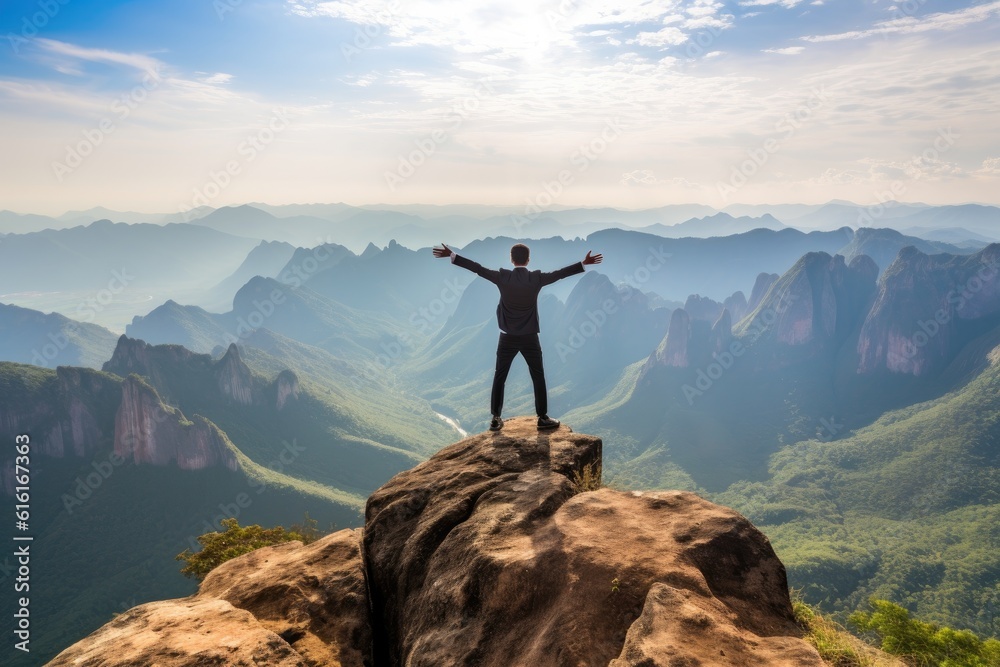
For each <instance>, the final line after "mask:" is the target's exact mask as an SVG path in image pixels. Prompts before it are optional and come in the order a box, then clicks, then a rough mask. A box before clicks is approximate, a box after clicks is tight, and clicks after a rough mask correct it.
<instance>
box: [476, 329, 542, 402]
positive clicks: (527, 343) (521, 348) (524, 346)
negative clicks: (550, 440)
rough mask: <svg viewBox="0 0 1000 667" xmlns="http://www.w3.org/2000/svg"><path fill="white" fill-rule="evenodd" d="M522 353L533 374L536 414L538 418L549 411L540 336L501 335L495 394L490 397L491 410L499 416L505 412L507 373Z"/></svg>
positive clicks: (494, 387) (494, 383)
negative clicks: (504, 392)
mask: <svg viewBox="0 0 1000 667" xmlns="http://www.w3.org/2000/svg"><path fill="white" fill-rule="evenodd" d="M518 352H520V353H521V356H522V357H524V360H525V361H526V362H527V363H528V372H529V373H531V384H532V385H534V387H535V412H536V413H538V416H539V417H541V416H543V415H547V414H548V411H549V404H548V401H549V399H548V395H547V394H546V392H545V370H544V369H543V368H542V346H541V345H540V344H539V342H538V334H528V335H526V336H513V335H511V334H505V333H501V334H500V341H499V342H498V343H497V368H496V373H494V375H493V394H492V395H491V397H490V410H491V411H492V413H493V414H495V415H499V414H502V411H503V388H504V384H505V383H506V382H507V373H509V372H510V365H511V363H512V362H513V361H514V357H516V356H517V353H518Z"/></svg>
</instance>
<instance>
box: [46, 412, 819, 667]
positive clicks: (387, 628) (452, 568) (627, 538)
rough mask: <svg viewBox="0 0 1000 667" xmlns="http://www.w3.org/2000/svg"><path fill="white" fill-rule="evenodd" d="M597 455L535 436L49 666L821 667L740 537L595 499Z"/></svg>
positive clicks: (245, 559)
mask: <svg viewBox="0 0 1000 667" xmlns="http://www.w3.org/2000/svg"><path fill="white" fill-rule="evenodd" d="M600 461H601V441H600V440H599V439H597V438H594V437H592V436H587V435H581V434H576V433H573V432H572V431H571V430H570V429H568V428H566V427H561V428H560V429H558V430H556V431H553V432H548V433H539V432H538V431H537V430H536V429H535V428H534V425H533V420H529V419H514V420H511V421H508V422H507V424H506V426H505V428H504V430H503V431H501V432H500V433H497V434H491V433H484V434H480V435H476V436H472V437H470V438H466V439H465V440H462V441H461V442H458V443H456V444H454V445H452V446H450V447H447V448H446V449H444V450H442V451H441V452H439V453H438V454H437V455H435V456H434V457H433V458H431V459H430V460H429V461H427V462H425V463H423V464H421V465H419V466H417V467H416V468H413V469H412V470H410V471H407V472H404V473H401V474H399V475H397V476H396V477H394V478H393V479H392V480H390V481H389V482H388V483H387V484H386V485H385V486H383V487H382V488H381V489H379V490H378V491H377V492H375V494H373V495H372V497H371V498H370V499H369V501H368V505H367V508H366V513H365V517H366V525H365V529H364V532H363V533H362V532H361V531H351V530H347V531H341V532H339V533H335V534H333V535H330V536H327V537H325V538H323V539H321V540H319V541H317V542H315V543H314V544H311V545H309V546H305V547H303V546H301V545H300V544H298V543H288V544H284V545H280V546H277V547H268V548H264V549H260V550H258V551H255V552H253V553H251V554H248V555H246V556H242V557H240V558H238V559H235V560H232V561H229V562H228V563H226V564H224V565H222V566H220V567H219V568H217V569H216V570H215V571H213V572H212V573H210V574H209V576H208V577H207V578H206V579H205V581H204V582H203V583H202V585H201V587H200V589H199V591H198V593H197V594H195V595H193V596H190V597H187V598H180V599H177V600H167V601H162V602H153V603H148V604H144V605H140V606H138V607H135V608H133V609H131V610H129V611H128V612H126V613H125V614H122V615H120V616H119V617H117V618H116V619H115V620H114V621H111V622H110V623H108V624H107V625H105V626H104V627H102V628H100V629H99V630H97V631H96V632H94V633H93V634H92V635H90V636H89V637H87V638H85V639H83V640H81V641H80V642H77V643H76V644H74V645H73V646H71V647H69V648H68V649H66V650H65V651H63V652H62V653H61V654H60V655H59V656H57V657H56V658H55V659H54V660H53V661H52V662H51V663H50V664H51V665H55V666H63V665H79V664H101V665H106V666H109V667H110V666H115V665H121V666H124V665H134V664H157V665H161V666H163V667H169V666H176V665H191V666H194V665H202V664H209V663H211V664H226V665H235V664H277V665H331V666H345V667H347V666H350V667H361V666H362V665H372V666H375V667H396V666H399V667H402V666H403V665H408V666H412V667H431V666H433V667H446V666H451V665H455V666H458V665H476V666H477V667H512V666H522V665H531V666H532V667H564V666H565V665H573V666H574V667H576V666H587V667H590V666H595V667H596V666H598V665H600V666H601V667H606V666H613V667H640V666H641V667H657V666H663V667H667V666H668V665H741V666H742V665H748V666H757V665H759V666H761V667H763V666H765V665H768V666H774V665H778V666H782V665H784V666H787V667H792V666H795V667H809V666H819V665H822V664H823V662H822V661H821V659H820V658H819V656H818V654H817V653H816V652H815V650H813V649H812V648H811V647H810V646H809V645H807V644H806V643H805V642H804V641H802V640H801V639H800V638H799V636H800V631H799V629H798V628H797V626H796V624H795V622H794V620H793V616H792V609H791V604H790V601H789V597H788V588H787V583H786V579H785V570H784V567H783V566H782V564H781V563H780V561H779V560H778V559H777V557H776V556H775V555H774V552H773V550H772V549H771V546H770V544H769V543H768V541H767V539H766V538H765V537H764V536H763V535H762V534H761V533H760V532H758V531H757V530H756V529H755V528H754V527H753V526H752V525H751V524H750V523H749V522H748V521H747V520H746V519H745V518H743V517H742V516H741V515H739V514H737V513H735V512H733V511H732V510H729V509H726V508H724V507H720V506H717V505H713V504H712V503H709V502H707V501H705V500H703V499H701V498H699V497H697V496H695V495H693V494H690V493H682V492H656V493H641V492H632V493H625V492H619V491H612V490H609V489H600V490H598V491H592V492H581V490H582V489H581V488H580V486H579V485H578V484H577V483H576V482H575V481H574V480H576V479H578V478H579V477H580V475H581V474H582V473H583V472H584V471H585V470H593V469H594V468H593V467H594V466H596V465H599V464H600Z"/></svg>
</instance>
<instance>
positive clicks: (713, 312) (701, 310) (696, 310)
mask: <svg viewBox="0 0 1000 667" xmlns="http://www.w3.org/2000/svg"><path fill="white" fill-rule="evenodd" d="M722 308H723V306H722V304H721V303H719V302H718V301H715V300H713V299H709V298H708V297H707V296H700V295H698V294H692V295H691V296H689V297H688V298H687V301H685V302H684V310H685V311H687V314H688V316H690V318H691V319H692V320H705V321H706V322H715V321H716V320H717V319H719V315H721V314H722Z"/></svg>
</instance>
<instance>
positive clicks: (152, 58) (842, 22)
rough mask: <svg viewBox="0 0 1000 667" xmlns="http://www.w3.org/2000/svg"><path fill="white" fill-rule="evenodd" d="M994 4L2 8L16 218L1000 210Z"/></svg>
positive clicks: (271, 2) (175, 2)
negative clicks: (492, 210) (773, 207)
mask: <svg viewBox="0 0 1000 667" xmlns="http://www.w3.org/2000/svg"><path fill="white" fill-rule="evenodd" d="M998 27H1000V2H997V1H995V0H986V1H983V0H979V1H973V0H960V1H955V2H944V1H942V0H937V1H935V0H907V2H897V3H892V2H889V1H888V0H822V1H819V0H817V1H812V0H741V1H736V2H720V1H718V0H645V1H644V0H638V1H631V2H627V1H625V0H605V1H603V2H587V1H584V0H552V1H548V2H546V1H541V2H532V1H520V0H506V1H504V2H493V1H480V0H437V1H434V0H411V1H406V0H378V1H373V2H357V1H346V0H345V1H334V2H316V1H314V0H298V1H295V2H290V1H285V0H242V1H241V0H170V1H168V0H145V1H140V0H135V1H131V2H128V1H121V0H111V1H103V2H93V1H88V0H34V1H26V0H4V5H3V11H2V16H0V35H2V36H3V38H2V39H0V142H2V145H3V146H4V154H5V155H4V160H3V161H2V164H0V208H8V209H12V210H17V211H21V212H40V213H50V214H58V213H61V212H62V211H64V210H67V209H81V208H88V207H90V206H95V205H103V206H108V207H111V208H117V209H132V210H144V211H160V212H170V211H176V210H180V209H183V208H185V207H190V206H193V205H197V204H202V203H207V204H210V205H212V206H221V205H226V204H237V203H243V202H247V201H266V202H269V203H276V204H277V203H291V202H332V201H347V202H350V203H356V204H363V203H388V202H391V203H411V202H423V203H465V202H476V203H495V204H517V205H520V204H522V203H527V202H540V203H548V202H549V201H551V202H552V203H554V204H558V205H611V206H620V207H628V208H638V207H646V206H656V205H662V204H668V203H680V202H701V203H706V204H710V205H714V206H718V207H722V206H725V205H726V204H729V203H734V202H745V203H766V202H770V203H780V202H821V201H827V200H831V199H850V200H853V201H857V202H859V203H869V202H872V201H876V200H878V199H880V198H887V197H888V195H892V197H893V198H896V199H900V200H904V201H926V202H930V203H957V202H965V201H979V202H991V203H1000V187H998V185H1000V183H998V180H1000V123H997V122H996V118H997V113H998V111H1000V41H998V40H997V36H998V34H1000V31H998Z"/></svg>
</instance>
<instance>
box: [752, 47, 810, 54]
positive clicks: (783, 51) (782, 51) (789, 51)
mask: <svg viewBox="0 0 1000 667" xmlns="http://www.w3.org/2000/svg"><path fill="white" fill-rule="evenodd" d="M805 50H806V47H804V46H786V47H785V48H783V49H763V52H764V53H776V54H778V55H780V56H797V55H798V54H800V53H802V52H803V51H805Z"/></svg>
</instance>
